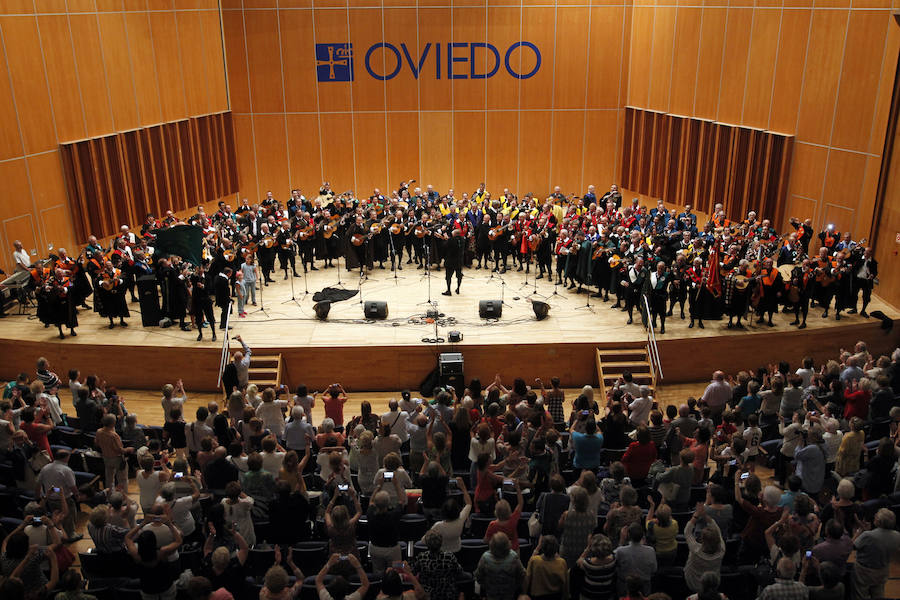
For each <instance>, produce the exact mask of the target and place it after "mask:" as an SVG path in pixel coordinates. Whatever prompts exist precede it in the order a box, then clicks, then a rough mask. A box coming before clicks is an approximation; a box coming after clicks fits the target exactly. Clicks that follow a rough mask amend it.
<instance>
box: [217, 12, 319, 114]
mask: <svg viewBox="0 0 900 600" xmlns="http://www.w3.org/2000/svg"><path fill="white" fill-rule="evenodd" d="M225 14H229V15H233V14H235V13H232V12H229V11H226V13H225ZM236 14H238V15H239V14H240V13H236ZM278 18H279V19H280V20H281V60H282V64H283V65H284V95H285V103H286V105H285V110H287V111H288V112H315V110H316V94H315V88H316V69H315V67H314V66H313V63H311V62H310V60H309V57H310V56H313V55H314V52H315V42H314V40H315V38H314V37H313V13H312V11H306V10H283V11H280V12H279V13H278ZM238 39H239V40H240V39H241V37H239V38H238ZM241 56H243V54H241ZM241 66H242V68H243V69H244V72H246V66H245V65H241Z"/></svg>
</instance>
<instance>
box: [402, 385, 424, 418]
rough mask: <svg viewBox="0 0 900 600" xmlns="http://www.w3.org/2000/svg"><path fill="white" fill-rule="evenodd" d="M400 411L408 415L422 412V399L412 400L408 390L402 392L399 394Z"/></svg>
mask: <svg viewBox="0 0 900 600" xmlns="http://www.w3.org/2000/svg"><path fill="white" fill-rule="evenodd" d="M400 410H402V411H405V412H406V413H407V414H410V415H411V414H413V413H414V412H420V411H421V410H422V399H421V398H413V397H412V394H410V393H409V390H403V391H402V392H400Z"/></svg>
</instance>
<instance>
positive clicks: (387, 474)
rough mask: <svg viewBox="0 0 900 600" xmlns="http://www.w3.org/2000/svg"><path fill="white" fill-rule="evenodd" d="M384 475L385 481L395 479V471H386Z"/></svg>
mask: <svg viewBox="0 0 900 600" xmlns="http://www.w3.org/2000/svg"><path fill="white" fill-rule="evenodd" d="M383 477H384V480H385V481H392V480H393V479H394V472H393V471H385V472H384V475H383Z"/></svg>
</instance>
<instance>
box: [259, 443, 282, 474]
mask: <svg viewBox="0 0 900 600" xmlns="http://www.w3.org/2000/svg"><path fill="white" fill-rule="evenodd" d="M262 450H263V451H262V452H260V456H262V461H263V470H264V471H268V472H269V473H271V474H272V477H276V478H277V477H278V472H279V471H281V465H282V464H284V455H285V454H287V452H284V448H282V447H281V446H279V445H278V442H276V441H275V438H274V437H272V436H271V435H270V436H267V437H266V438H264V439H263V441H262Z"/></svg>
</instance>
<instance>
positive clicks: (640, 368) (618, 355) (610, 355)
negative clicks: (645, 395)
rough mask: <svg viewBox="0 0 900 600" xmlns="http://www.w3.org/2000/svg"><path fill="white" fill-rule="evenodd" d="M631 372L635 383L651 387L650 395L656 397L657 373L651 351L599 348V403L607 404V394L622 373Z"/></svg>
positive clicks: (640, 348)
mask: <svg viewBox="0 0 900 600" xmlns="http://www.w3.org/2000/svg"><path fill="white" fill-rule="evenodd" d="M625 371H629V372H630V373H631V375H632V376H633V381H634V383H636V384H638V385H646V386H649V387H650V393H651V395H653V396H656V371H655V370H654V368H653V364H652V363H651V361H650V349H649V348H648V347H647V346H638V347H633V348H614V349H603V350H601V349H600V348H597V380H598V381H599V382H600V398H601V399H602V400H598V403H600V404H602V403H603V402H605V399H606V393H607V390H608V389H609V388H611V387H612V386H613V385H614V384H615V383H616V381H618V379H619V377H621V376H622V373H624V372H625Z"/></svg>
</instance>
